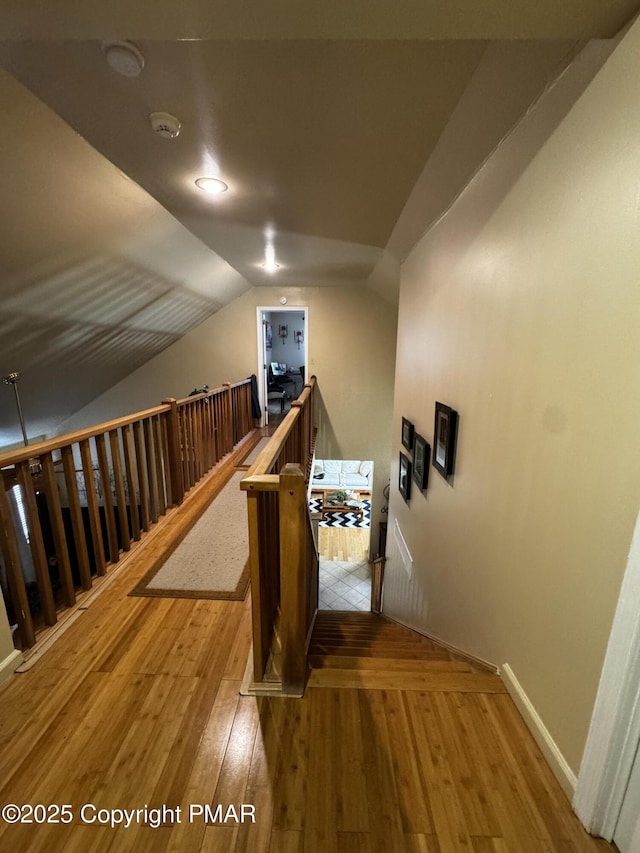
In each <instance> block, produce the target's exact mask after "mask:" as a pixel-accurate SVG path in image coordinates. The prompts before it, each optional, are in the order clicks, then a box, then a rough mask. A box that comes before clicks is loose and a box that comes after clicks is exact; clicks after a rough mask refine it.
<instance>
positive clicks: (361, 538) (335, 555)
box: [318, 527, 371, 563]
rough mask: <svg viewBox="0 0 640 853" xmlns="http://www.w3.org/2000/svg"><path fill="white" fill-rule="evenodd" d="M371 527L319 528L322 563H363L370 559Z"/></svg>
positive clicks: (319, 549) (319, 547)
mask: <svg viewBox="0 0 640 853" xmlns="http://www.w3.org/2000/svg"><path fill="white" fill-rule="evenodd" d="M370 538H371V528H370V527H318V556H319V558H320V561H321V562H325V561H326V560H332V561H335V560H337V561H338V562H341V563H342V562H348V563H361V562H362V561H363V560H368V559H369V541H370Z"/></svg>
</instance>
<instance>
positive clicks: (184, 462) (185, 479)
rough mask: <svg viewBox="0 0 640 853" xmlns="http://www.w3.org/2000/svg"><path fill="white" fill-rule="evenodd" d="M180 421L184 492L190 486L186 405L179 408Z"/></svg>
mask: <svg viewBox="0 0 640 853" xmlns="http://www.w3.org/2000/svg"><path fill="white" fill-rule="evenodd" d="M178 422H179V424H180V458H181V460H182V486H183V492H186V491H187V489H188V488H189V459H188V454H189V442H188V439H187V415H186V407H185V406H182V407H181V408H180V409H178Z"/></svg>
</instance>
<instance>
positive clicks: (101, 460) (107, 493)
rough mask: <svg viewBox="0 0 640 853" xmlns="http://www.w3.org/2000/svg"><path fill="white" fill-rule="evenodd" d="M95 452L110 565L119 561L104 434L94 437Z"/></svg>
mask: <svg viewBox="0 0 640 853" xmlns="http://www.w3.org/2000/svg"><path fill="white" fill-rule="evenodd" d="M96 450H97V451H98V470H99V471H100V482H101V483H102V505H103V507H104V515H105V521H106V522H107V541H108V543H109V559H110V561H111V562H112V563H117V562H118V560H119V559H120V547H119V545H118V530H117V528H116V514H115V510H114V508H113V495H112V494H111V472H110V471H109V458H108V457H107V445H106V442H105V438H104V433H101V434H100V435H97V436H96Z"/></svg>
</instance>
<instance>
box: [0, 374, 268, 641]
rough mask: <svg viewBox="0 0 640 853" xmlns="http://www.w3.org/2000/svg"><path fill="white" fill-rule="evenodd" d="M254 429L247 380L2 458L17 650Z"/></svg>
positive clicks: (3, 545) (2, 516)
mask: <svg viewBox="0 0 640 853" xmlns="http://www.w3.org/2000/svg"><path fill="white" fill-rule="evenodd" d="M252 427H253V421H252V418H251V382H250V380H248V379H247V380H246V381H244V382H239V383H236V384H235V385H230V384H226V385H224V386H223V387H222V388H217V389H215V390H214V391H210V392H208V393H203V394H198V395H195V396H192V397H186V398H185V399H183V400H174V399H166V400H164V401H163V403H162V405H161V406H156V407H155V408H153V409H147V410H146V411H143V412H137V413H135V414H133V415H129V416H127V417H124V418H118V419H117V420H113V421H109V422H108V423H104V424H100V425H98V426H95V427H91V428H89V429H84V430H80V431H79V432H75V433H70V434H68V435H63V436H60V437H58V438H55V439H52V440H50V441H44V442H40V443H38V444H33V445H29V446H28V447H25V448H22V449H20V450H17V451H11V452H9V453H4V454H0V473H1V475H2V480H1V481H0V552H1V553H2V558H3V563H4V566H5V570H6V577H5V578H4V583H3V593H4V594H5V598H6V603H7V609H8V610H9V613H10V618H13V619H14V620H15V622H16V623H17V625H18V642H19V644H20V646H21V648H29V647H30V646H32V645H34V643H35V641H36V631H37V628H38V627H39V625H38V623H39V622H42V623H44V625H45V626H47V625H48V626H50V625H54V624H55V623H56V621H57V619H58V615H59V612H60V610H62V609H64V608H66V607H71V606H73V605H74V604H75V602H76V593H77V592H78V591H79V590H89V589H91V587H92V585H93V582H94V578H95V577H96V576H100V575H104V574H105V573H106V572H107V570H108V568H109V566H112V565H114V564H116V563H118V561H119V560H120V557H121V554H122V552H126V551H129V550H130V548H131V543H132V542H135V541H138V540H139V539H141V538H142V537H143V536H144V534H145V533H146V532H147V531H149V530H150V528H151V527H152V525H154V524H156V523H157V522H158V521H159V520H160V519H161V517H162V516H164V515H165V513H166V511H167V508H168V507H170V506H175V505H177V504H180V503H181V502H182V500H183V498H184V495H185V493H186V492H187V491H188V490H189V489H190V488H191V487H192V486H193V485H194V484H195V483H197V482H198V480H199V479H200V478H201V477H202V476H203V475H204V474H205V473H206V472H207V471H209V470H210V469H211V468H212V467H213V466H214V465H215V464H216V463H217V462H218V461H219V460H220V459H221V458H222V457H223V456H224V455H225V454H227V453H229V452H230V451H231V450H232V449H233V446H234V444H236V443H237V442H238V441H239V440H240V439H241V438H242V437H243V436H244V435H246V434H247V433H248V432H249V431H250V430H251V429H252Z"/></svg>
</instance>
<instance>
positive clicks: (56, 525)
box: [40, 453, 76, 607]
mask: <svg viewBox="0 0 640 853" xmlns="http://www.w3.org/2000/svg"><path fill="white" fill-rule="evenodd" d="M40 461H41V462H42V473H43V476H44V488H45V494H46V496H47V509H48V510H49V519H50V521H51V532H52V533H53V542H54V545H55V548H56V558H57V560H58V568H59V570H60V582H61V583H62V591H63V595H64V603H65V604H66V605H67V607H73V605H74V604H75V603H76V590H75V585H74V583H73V577H72V576H71V563H70V561H69V549H68V548H67V533H66V530H65V527H64V520H63V518H62V508H61V506H60V494H59V492H58V483H57V481H56V472H55V470H54V467H53V459H52V457H51V454H50V453H45V454H44V455H43V456H42V457H41V459H40Z"/></svg>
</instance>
